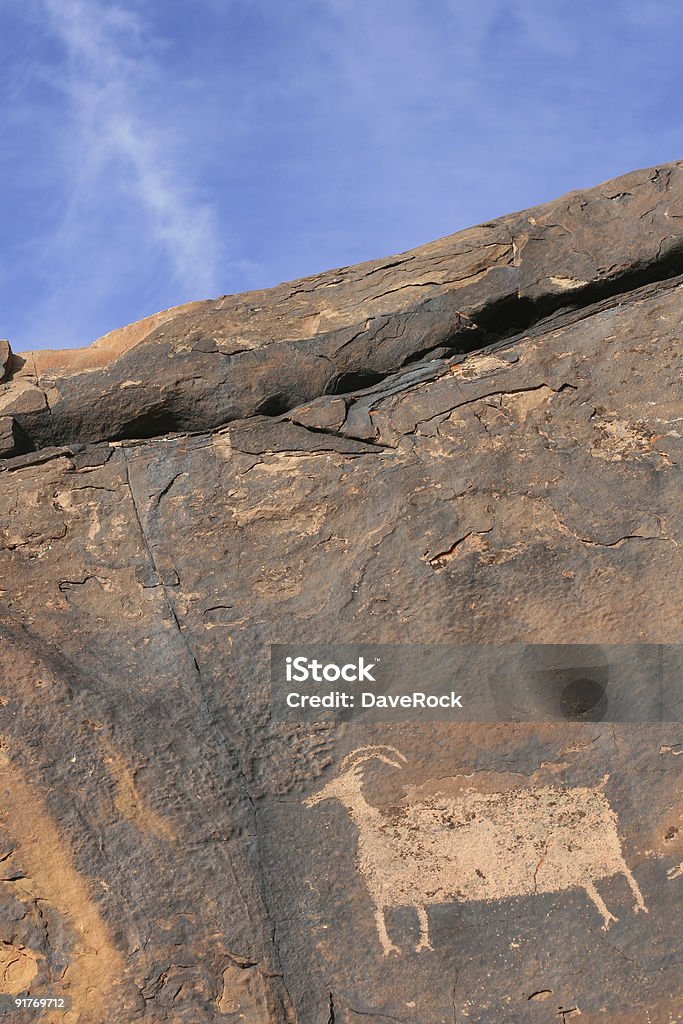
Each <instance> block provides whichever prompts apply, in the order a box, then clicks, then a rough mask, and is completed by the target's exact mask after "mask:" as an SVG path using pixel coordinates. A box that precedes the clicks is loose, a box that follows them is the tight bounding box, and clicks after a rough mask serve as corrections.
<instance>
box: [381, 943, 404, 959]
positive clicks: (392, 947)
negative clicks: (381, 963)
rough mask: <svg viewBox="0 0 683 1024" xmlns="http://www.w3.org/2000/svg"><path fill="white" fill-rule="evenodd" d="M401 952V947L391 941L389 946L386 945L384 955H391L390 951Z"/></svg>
mask: <svg viewBox="0 0 683 1024" xmlns="http://www.w3.org/2000/svg"><path fill="white" fill-rule="evenodd" d="M400 952H401V950H400V949H399V947H398V946H395V945H394V944H393V942H391V943H389V945H388V946H385V947H384V956H389V954H390V953H399V954H400Z"/></svg>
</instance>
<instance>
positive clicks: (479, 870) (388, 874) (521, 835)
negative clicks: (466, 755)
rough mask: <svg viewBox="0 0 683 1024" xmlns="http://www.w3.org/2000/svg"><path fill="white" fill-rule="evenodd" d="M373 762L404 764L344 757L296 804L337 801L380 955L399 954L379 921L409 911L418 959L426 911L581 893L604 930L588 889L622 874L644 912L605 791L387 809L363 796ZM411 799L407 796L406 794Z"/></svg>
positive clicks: (467, 796)
mask: <svg viewBox="0 0 683 1024" xmlns="http://www.w3.org/2000/svg"><path fill="white" fill-rule="evenodd" d="M370 760H378V761H381V762H383V763H384V764H387V765H390V766H391V767H393V768H402V767H403V765H404V763H405V761H406V758H405V757H404V756H403V754H401V753H400V751H398V750H396V749H395V748H394V747H389V746H384V745H380V746H368V747H360V748H358V749H357V750H355V751H353V752H352V753H350V754H348V755H347V756H346V757H345V758H344V759H343V760H342V762H341V764H340V766H339V772H338V774H337V775H336V777H335V778H334V779H332V780H331V781H330V782H328V784H327V785H326V786H324V787H323V788H322V789H321V790H319V791H318V792H317V793H314V794H313V795H312V796H310V797H309V798H308V799H307V800H305V801H304V804H305V806H306V807H313V806H314V805H316V804H318V803H320V802H321V801H323V800H329V799H333V798H334V799H337V800H339V801H340V802H341V803H342V804H343V805H344V807H345V808H346V810H347V811H348V813H349V815H350V816H351V818H352V820H353V822H354V823H355V824H356V826H357V827H358V831H359V835H358V843H357V848H356V867H357V869H358V871H359V872H360V873H361V875H362V876H363V878H364V880H365V883H366V885H367V888H368V891H369V893H370V898H371V900H372V903H373V906H374V915H375V923H376V926H377V932H378V935H379V940H380V943H381V945H382V951H383V953H384V955H385V956H386V955H388V954H389V953H400V949H399V947H398V946H396V945H395V944H394V943H393V942H392V941H391V939H390V938H389V934H388V932H387V927H386V921H385V912H386V910H387V909H389V908H392V907H399V906H410V907H413V908H414V909H415V912H416V914H417V917H418V922H419V925H420V938H419V941H418V943H417V946H416V947H415V949H416V952H420V951H421V950H425V949H428V950H429V949H432V948H433V947H432V945H431V943H430V941H429V921H428V917H427V907H428V906H429V905H430V904H433V903H464V902H468V901H483V902H492V901H498V900H503V899H510V898H513V897H523V896H534V895H539V894H541V893H550V892H563V891H565V890H570V889H583V890H584V892H585V893H586V894H587V896H589V898H590V899H591V900H592V902H593V903H594V904H595V906H596V907H597V909H598V911H599V912H600V914H601V916H602V920H603V929H605V930H607V929H608V928H609V926H610V924H611V923H612V922H613V921H616V920H617V918H616V917H615V916H614V915H613V914H612V913H611V911H610V910H609V909H608V908H607V906H606V904H605V902H604V901H603V899H602V897H601V896H600V893H599V892H598V890H597V888H596V882H598V881H600V880H601V879H604V878H610V877H611V876H613V875H618V874H622V875H624V876H625V878H626V881H627V882H628V885H629V887H630V889H631V892H632V893H633V898H634V901H635V902H634V908H633V909H634V911H636V912H637V911H645V912H647V907H646V906H645V903H644V900H643V896H642V893H641V891H640V887H639V885H638V883H637V881H636V879H635V878H634V876H633V874H632V873H631V871H630V869H629V867H628V865H627V864H626V861H625V860H624V855H623V853H622V849H621V841H620V839H619V834H618V830H617V818H616V815H615V813H614V811H613V810H612V808H611V807H610V805H609V802H608V800H607V797H606V796H605V794H604V792H603V787H604V785H605V783H606V782H607V780H608V778H609V777H608V776H605V777H604V778H603V780H602V781H601V783H600V784H599V785H598V786H595V787H587V786H581V787H559V786H540V787H534V788H524V789H507V790H506V791H505V792H492V793H482V792H479V791H477V790H475V789H474V788H471V789H465V790H463V792H462V793H461V794H460V795H459V796H458V797H453V796H449V795H446V794H444V793H443V792H437V793H435V794H433V795H430V796H427V797H425V798H424V799H421V800H414V799H410V798H409V799H408V800H407V801H405V802H404V803H402V804H400V805H398V806H394V807H391V808H387V809H381V808H379V807H374V806H372V805H371V804H369V803H368V802H367V800H366V799H365V796H364V795H363V766H364V764H365V763H366V762H368V761H370ZM413 792H414V791H413Z"/></svg>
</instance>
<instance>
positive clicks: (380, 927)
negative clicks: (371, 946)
mask: <svg viewBox="0 0 683 1024" xmlns="http://www.w3.org/2000/svg"><path fill="white" fill-rule="evenodd" d="M375 924H376V925H377V932H378V934H379V941H380V942H381V943H382V952H383V954H384V956H389V954H390V953H400V952H401V950H400V949H399V948H398V946H395V945H394V944H393V942H392V941H391V939H390V938H389V933H388V932H387V925H386V921H385V920H384V907H376V908H375Z"/></svg>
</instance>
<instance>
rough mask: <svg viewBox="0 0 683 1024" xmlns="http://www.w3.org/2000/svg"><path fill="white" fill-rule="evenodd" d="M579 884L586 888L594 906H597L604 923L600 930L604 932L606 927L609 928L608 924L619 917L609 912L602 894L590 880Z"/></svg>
mask: <svg viewBox="0 0 683 1024" xmlns="http://www.w3.org/2000/svg"><path fill="white" fill-rule="evenodd" d="M581 884H582V886H583V888H584V889H585V890H586V892H587V893H588V895H589V896H590V898H591V899H592V900H593V903H594V904H595V906H596V907H597V908H598V910H599V911H600V913H601V914H602V920H603V921H604V924H603V926H602V930H603V931H604V932H606V931H607V929H608V928H609V926H610V925H611V923H612V921H618V920H619V918H618V917H615V916H614V914H611V913H610V912H609V910H608V909H607V905H606V903H605V901H604V900H603V898H602V896H601V895H600V893H599V892H598V890H597V889H596V888H595V886H594V885H593V883H592V882H582V883H581Z"/></svg>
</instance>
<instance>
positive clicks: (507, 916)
mask: <svg viewBox="0 0 683 1024" xmlns="http://www.w3.org/2000/svg"><path fill="white" fill-rule="evenodd" d="M681 225H683V165H679V164H676V165H671V166H669V167H665V168H660V169H658V170H653V171H642V172H635V173H634V174H630V175H627V176H626V177H624V178H621V179H619V180H618V181H617V182H612V183H609V184H608V185H603V186H601V187H599V188H597V189H595V190H592V191H590V192H585V193H575V194H572V195H570V196H568V197H565V198H564V199H561V200H559V201H558V202H557V203H553V204H549V205H548V206H546V207H541V208H539V209H537V210H532V211H527V212H525V213H521V214H516V215H513V216H512V217H509V218H505V219H503V220H500V221H496V222H495V223H492V224H488V225H484V226H482V227H479V228H475V229H472V230H471V231H467V232H463V233H461V234H459V235H455V236H453V237H451V238H447V239H443V240H441V241H439V242H435V243H433V244H432V245H429V246H425V247H423V248H422V249H419V250H415V251H414V252H413V253H406V254H403V255H402V256H399V257H395V258H393V259H390V260H385V261H377V262H375V263H371V264H366V265H363V266H360V267H352V268H345V269H343V270H340V271H335V272H330V273H327V274H322V275H319V276H318V277H316V278H312V279H309V280H306V281H300V282H295V283H294V284H291V285H283V286H281V287H279V288H277V289H273V290H272V291H271V292H263V293H252V294H250V295H246V296H238V297H234V296H233V297H228V298H223V299H219V300H217V301H214V302H204V303H196V304H193V305H192V306H191V307H187V308H185V309H183V310H180V311H177V312H174V311H169V312H168V313H167V314H164V315H163V317H162V318H161V319H159V318H155V319H154V323H152V324H151V325H150V330H149V331H147V328H146V326H145V325H143V326H140V325H135V326H136V330H135V331H133V333H132V334H131V333H130V332H131V331H132V329H127V330H128V332H129V333H128V334H126V335H125V336H124V335H122V336H121V337H120V338H118V339H115V338H113V336H112V337H110V339H109V340H108V341H107V344H106V345H105V346H100V347H99V348H98V347H97V346H95V347H94V348H93V349H92V350H91V351H89V352H86V353H84V354H78V355H76V354H74V355H68V354H67V355H64V356H60V355H59V354H57V355H55V354H43V355H41V354H40V353H36V354H35V355H34V357H27V358H26V360H25V363H24V365H23V366H18V365H16V363H18V362H19V360H18V359H16V357H15V359H16V363H15V362H14V361H13V363H14V369H13V371H12V373H11V380H10V381H9V382H8V383H6V384H4V385H3V386H2V390H1V391H0V418H1V419H0V423H1V424H4V426H3V429H2V434H1V437H2V439H3V443H4V444H5V445H6V453H7V455H8V456H11V457H8V458H6V459H5V460H4V462H3V463H2V466H3V468H4V470H5V471H4V472H2V473H0V481H1V486H0V509H1V511H0V529H1V531H2V532H1V534H0V538H1V543H2V549H1V550H0V559H1V562H0V565H1V573H2V584H1V586H2V589H3V591H4V594H3V596H2V609H3V610H2V619H1V623H2V625H1V632H2V641H3V642H2V645H1V646H0V657H1V658H2V660H3V669H4V672H3V678H4V680H5V691H4V692H3V694H2V695H1V696H2V704H3V706H2V708H1V710H0V714H1V717H2V723H3V724H2V733H3V737H4V739H3V746H2V749H1V750H0V780H1V781H2V787H3V807H4V808H6V809H7V810H6V811H5V817H4V818H3V820H2V827H1V831H0V835H1V838H2V846H1V848H0V860H1V863H2V867H3V875H2V878H3V881H2V887H1V888H0V892H1V895H2V903H1V904H0V905H1V907H2V918H1V919H0V920H1V923H2V929H3V933H2V934H0V940H1V941H2V943H3V944H4V945H3V946H2V947H1V949H2V952H1V953H0V955H1V956H4V957H5V960H4V961H3V962H2V964H0V968H1V969H0V979H1V980H2V984H1V985H0V989H3V988H4V991H5V992H19V991H25V990H26V988H27V987H30V988H31V990H32V991H36V992H40V991H43V992H44V991H47V990H49V991H50V992H54V993H59V994H64V993H68V994H70V995H71V996H72V998H73V1005H74V1011H73V1015H72V1017H71V1018H68V1017H67V1018H62V1017H60V1019H65V1020H69V1019H71V1020H74V1021H76V1020H78V1021H81V1022H85V1024H90V1022H93V1024H100V1022H102V1021H104V1020H107V1021H111V1022H114V1024H118V1022H128V1021H136V1020H140V1021H153V1022H157V1021H164V1022H166V1021H168V1022H173V1024H180V1022H182V1024H196V1022H197V1021H202V1022H218V1021H238V1020H241V1021H248V1022H255V1024H258V1022H286V1021H295V1020H297V1021H300V1022H302V1024H313V1022H316V1024H317V1022H320V1021H323V1022H324V1021H328V1020H330V1021H334V1022H335V1024H340V1022H344V1024H351V1022H354V1021H359V1020H361V1019H368V1020H371V1021H377V1022H379V1021H383V1020H386V1019H394V1020H399V1021H405V1022H409V1021H410V1022H418V1024H437V1022H442V1021H444V1022H449V1024H450V1022H453V1021H457V1022H458V1024H462V1022H463V1021H468V1022H471V1024H494V1022H495V1024H498V1022H500V1021H505V1022H506V1024H522V1022H524V1024H526V1022H532V1024H533V1022H536V1021H538V1022H539V1024H540V1022H546V1021H553V1020H560V1021H562V1020H568V1019H571V1018H572V1017H577V1018H578V1016H579V1013H580V1014H581V1017H582V1021H586V1022H587V1024H590V1022H596V1024H597V1022H602V1021H605V1020H610V1021H612V1020H614V1021H620V1022H625V1024H630V1022H633V1024H636V1022H641V1021H645V1020H647V1019H649V1020H650V1021H651V1022H652V1024H660V1022H661V1024H664V1022H667V1021H677V1020H680V1019H681V1015H680V1014H681V1006H683V985H682V984H681V971H680V961H681V957H683V949H682V948H681V945H682V940H681V935H680V927H679V926H678V923H677V921H678V917H679V916H680V886H681V879H682V877H683V869H682V867H681V865H682V864H683V838H682V837H683V831H682V828H683V821H682V820H681V819H682V813H683V810H682V809H683V802H682V794H681V789H680V772H681V767H683V758H682V757H680V754H681V750H682V749H683V748H681V742H682V741H683V736H681V728H680V725H677V724H668V725H667V724H662V725H647V726H645V725H641V726H625V725H621V726H620V725H607V724H604V723H592V724H584V725H572V724H562V725H559V724H558V725H550V724H543V725H524V724H517V725H510V724H499V725H479V726H477V725H467V726H465V725H462V726H456V725H446V724H443V723H439V724H433V725H420V726H419V728H418V727H415V726H413V727H408V726H404V725H394V726H390V727H389V726H387V727H380V726H372V727H365V728H363V727H361V726H360V725H354V726H353V727H350V726H331V725H329V724H325V723H323V722H321V723H318V724H317V725H313V726H312V725H310V724H304V723H297V722H294V721H292V722H274V721H273V720H272V719H271V717H270V714H269V674H268V673H269V645H270V644H271V643H287V642H291V641H302V642H303V641H310V642H314V641H316V642H317V641H335V640H336V641H345V642H354V641H364V642H366V641H374V642H397V641H403V642H425V643H428V642H435V641H440V642H443V641H452V642H458V641H460V642H467V643H487V642H488V643H492V642H496V643H505V642H513V641H515V642H517V641H527V642H534V643H545V642H548V643H566V642H573V643H594V644H606V643H613V642H619V643H629V642H634V641H638V642H651V643H678V642H681V641H682V640H683V631H682V629H681V616H680V596H681V583H680V581H681V562H680V554H679V552H680V550H681V542H682V540H683V515H682V512H681V505H680V466H679V464H680V459H681V430H680V422H681V420H682V419H683V411H681V402H680V397H679V395H680V385H681V359H680V351H681V338H682V337H683V323H682V321H683V302H682V299H681V296H683V290H682V289H681V283H682V282H683V277H680V278H679V277H678V275H679V274H683V255H682V252H683V250H682V246H683V227H682V226H681ZM160 316H161V315H160ZM146 331H147V333H146ZM131 337H132V338H133V341H132V342H131V341H130V339H131ZM129 343H130V344H129ZM18 432H20V441H21V443H20V445H19V446H18V448H17V441H16V438H17V437H19V433H18ZM5 438H7V439H8V440H7V441H6V442H5V440H4V439H5ZM10 442H11V443H10ZM17 450H18V451H19V452H20V454H19V455H16V454H14V453H16V451H17ZM366 747H372V748H375V754H378V753H379V754H381V753H382V752H383V755H384V759H382V757H380V756H371V755H372V751H367V750H366V751H365V754H362V753H361V754H356V755H355V760H354V759H353V758H352V760H351V761H347V762H343V758H344V757H345V756H346V755H348V754H353V752H354V751H356V752H357V751H359V750H360V748H366ZM389 748H391V750H389ZM354 763H355V764H356V765H357V769H358V771H357V777H356V781H357V782H358V785H357V786H356V787H355V789H354V788H353V787H351V788H347V789H344V790H342V789H340V788H337V789H336V790H334V782H335V780H338V779H341V778H344V779H346V778H347V775H346V774H345V773H347V771H348V767H349V765H350V764H351V765H353V764H354ZM345 765H346V767H345ZM349 785H350V783H349ZM330 786H331V787H332V789H328V790H325V787H330ZM324 792H327V793H328V797H327V798H324V799H323V798H321V799H318V798H319V797H321V794H323V795H324ZM330 794H331V795H330ZM340 794H341V796H340ZM558 801H559V804H558ZM558 806H559V808H560V810H559V811H558V810H557V807H558ZM539 808H541V810H540V811H539ZM552 808H555V809H554V810H553V809H552ZM560 814H563V815H564V816H565V817H564V819H563V824H562V825H561V826H560V825H556V826H555V825H553V822H556V820H557V821H559V818H557V816H558V815H560ZM468 816H471V817H468ZM437 821H438V825H437V824H435V823H436V822H437ZM449 823H450V824H449ZM551 825H553V827H552V828H551ZM560 827H561V828H564V829H566V830H569V831H570V832H571V833H572V837H573V841H574V843H575V846H574V852H575V856H574V858H573V859H572V857H571V856H569V853H568V852H567V851H568V849H569V846H568V843H569V842H570V840H569V839H566V838H564V839H562V840H561V841H560V840H559V839H558V835H559V834H560V833H559V832H558V829H559V828H560ZM464 829H466V831H463V830H464ZM415 834H417V835H419V837H420V840H419V843H418V842H417V841H416V840H415V839H414V838H411V837H412V836H414V835H415ZM563 835H564V833H563ZM463 836H464V837H465V838H464V839H463V838H462V837H463ZM458 837H460V838H458ZM615 837H616V838H615ZM449 844H450V845H449ZM615 844H616V845H615ZM449 858H450V860H449ZM581 858H584V859H583V861H581ZM577 863H582V864H584V868H583V873H581V872H579V873H577V872H578V868H576V864H577ZM444 864H452V865H455V866H454V867H453V868H452V870H451V869H450V868H449V870H448V872H447V873H446V875H444V874H443V871H445V870H446V869H445V868H444ZM378 878H379V879H380V880H381V882H382V885H383V886H384V889H382V892H383V893H384V894H385V896H386V910H385V913H384V915H383V926H384V927H385V929H386V931H385V933H382V923H381V922H379V921H378V919H377V915H376V903H373V893H376V892H377V891H378V888H377V887H378V885H379V884H380V883H379V882H378ZM440 893H441V896H442V897H443V898H440V896H439V894H440ZM596 894H597V895H596ZM645 910H646V911H647V913H645V912H644V911H645ZM423 912H424V916H421V915H422V914H423ZM612 918H617V919H618V920H612ZM605 925H608V926H609V927H608V929H607V930H603V926H605ZM418 946H419V947H421V948H420V949H419V950H416V947H418ZM392 947H396V948H392ZM3 965H4V966H3ZM46 1019H47V1018H46Z"/></svg>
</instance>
